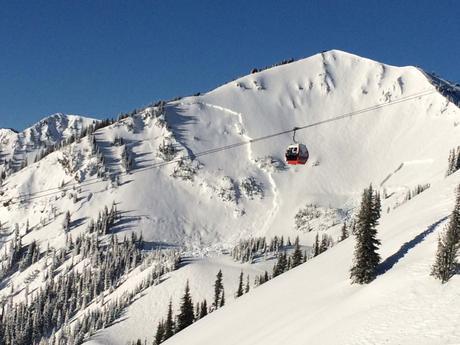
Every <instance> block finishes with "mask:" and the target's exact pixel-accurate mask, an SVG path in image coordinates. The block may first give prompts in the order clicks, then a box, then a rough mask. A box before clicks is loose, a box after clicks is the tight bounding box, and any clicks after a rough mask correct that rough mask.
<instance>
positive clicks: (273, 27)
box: [0, 0, 460, 129]
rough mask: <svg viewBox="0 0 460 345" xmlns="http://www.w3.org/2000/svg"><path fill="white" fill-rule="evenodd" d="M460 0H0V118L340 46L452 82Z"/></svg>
mask: <svg viewBox="0 0 460 345" xmlns="http://www.w3.org/2000/svg"><path fill="white" fill-rule="evenodd" d="M459 34H460V2H459V1H454V0H452V1H447V0H445V1H443V0H438V1H434V0H417V1H416V0H412V1H411V0H399V1H392V0H386V1H376V0H375V1H374V0H366V1H346V0H343V1H339V0H336V1H332V0H322V1H321V0H317V1H308V0H303V1H287V0H286V1H278V0H277V1H249V0H245V1H240V0H228V1H219V0H212V1H211V0H209V1H208V0H194V1H186V0H183V1H182V0H177V1H166V0H163V1H140V0H138V1H136V0H133V1H115V0H105V1H98V0H87V1H84V0H78V1H54V0H46V1H41V0H34V1H20V0H11V1H3V0H0V127H14V128H17V129H23V128H24V127H26V126H28V125H31V124H32V123H34V122H36V121H37V120H39V119H40V118H42V117H44V116H47V115H50V114H52V113H55V112H64V113H71V114H81V115H88V116H94V117H107V116H111V117H112V116H116V115H117V114H118V113H120V112H124V111H130V110H131V109H133V108H136V107H141V106H143V105H146V104H148V103H150V102H152V101H155V100H158V99H168V98H172V97H175V96H178V95H189V94H193V93H196V92H199V91H206V90H210V89H213V88H214V87H216V86H218V85H220V84H222V83H224V82H227V81H229V80H231V79H233V78H235V77H237V76H242V75H245V74H247V73H249V71H250V69H251V68H253V67H262V66H266V65H270V64H273V63H275V62H278V61H280V60H282V59H286V58H290V57H293V58H302V57H307V56H310V55H313V54H316V53H318V52H320V51H322V50H329V49H334V48H335V49H341V50H345V51H349V52H352V53H355V54H358V55H362V56H366V57H369V58H372V59H375V60H378V61H381V62H385V63H389V64H393V65H420V66H421V67H423V68H424V69H426V70H428V71H435V72H437V73H438V74H440V75H441V76H443V77H445V78H447V79H450V80H452V81H456V82H458V81H460V68H459V61H460V39H459Z"/></svg>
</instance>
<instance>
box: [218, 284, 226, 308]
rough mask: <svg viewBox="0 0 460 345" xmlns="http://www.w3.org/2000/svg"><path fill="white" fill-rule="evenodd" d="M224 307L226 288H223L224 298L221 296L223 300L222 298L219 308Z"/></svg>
mask: <svg viewBox="0 0 460 345" xmlns="http://www.w3.org/2000/svg"><path fill="white" fill-rule="evenodd" d="M224 305H225V290H224V288H223V287H222V296H221V298H220V305H219V307H221V308H222V307H223V306H224Z"/></svg>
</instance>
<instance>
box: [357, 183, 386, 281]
mask: <svg viewBox="0 0 460 345" xmlns="http://www.w3.org/2000/svg"><path fill="white" fill-rule="evenodd" d="M378 200H379V197H378V195H377V194H374V190H373V188H372V185H370V186H369V188H366V189H365V190H364V192H363V195H362V199H361V206H360V210H359V213H358V217H357V221H356V228H355V233H354V235H355V237H356V245H355V252H354V259H353V266H352V268H351V270H350V278H351V280H352V283H357V284H368V283H370V282H371V281H372V280H373V279H374V278H375V277H376V275H377V267H378V264H379V263H380V255H379V254H378V253H377V249H378V246H379V245H380V241H379V240H378V239H377V229H376V226H377V225H378V219H379V216H380V208H379V206H380V203H379V201H378Z"/></svg>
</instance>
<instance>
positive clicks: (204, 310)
mask: <svg viewBox="0 0 460 345" xmlns="http://www.w3.org/2000/svg"><path fill="white" fill-rule="evenodd" d="M206 315H208V302H206V299H205V300H204V301H203V303H201V307H200V319H202V318H203V317H205V316H206Z"/></svg>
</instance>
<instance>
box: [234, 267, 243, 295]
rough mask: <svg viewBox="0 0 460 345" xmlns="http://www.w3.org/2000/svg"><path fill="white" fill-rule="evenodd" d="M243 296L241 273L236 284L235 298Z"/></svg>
mask: <svg viewBox="0 0 460 345" xmlns="http://www.w3.org/2000/svg"><path fill="white" fill-rule="evenodd" d="M241 296H243V272H241V273H240V279H239V282H238V290H237V291H236V297H241Z"/></svg>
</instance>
